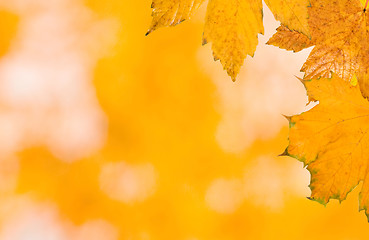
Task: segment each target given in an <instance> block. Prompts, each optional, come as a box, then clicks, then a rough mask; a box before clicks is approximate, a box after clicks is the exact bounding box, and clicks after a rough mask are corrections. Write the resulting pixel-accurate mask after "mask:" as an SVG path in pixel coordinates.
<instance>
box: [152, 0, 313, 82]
mask: <svg viewBox="0 0 369 240" xmlns="http://www.w3.org/2000/svg"><path fill="white" fill-rule="evenodd" d="M265 2H266V4H267V5H268V7H269V8H270V9H271V11H272V12H273V14H274V16H275V18H276V19H277V20H279V21H281V22H282V24H284V25H285V26H287V27H288V28H289V29H291V30H295V31H297V32H300V33H301V34H305V35H306V36H309V37H310V33H309V30H308V22H307V6H309V0H266V1H265ZM202 3H203V0H153V3H152V8H153V12H152V16H153V20H152V23H151V27H150V29H149V31H148V33H150V32H152V31H154V30H155V29H157V28H159V27H164V26H174V25H176V24H178V23H180V22H182V21H184V20H186V19H188V18H190V17H191V16H192V14H193V13H194V12H195V10H197V9H198V8H199V6H200V5H201V4H202ZM262 9H263V6H262V1H261V0H247V1H239V0H209V3H208V6H207V12H206V19H205V27H204V34H203V45H204V44H206V43H208V42H212V50H213V55H214V59H215V60H220V62H221V63H222V65H223V68H224V69H225V70H226V71H227V73H228V75H229V76H230V77H231V78H232V80H235V79H236V76H237V75H238V73H239V71H240V68H241V66H242V65H243V62H244V60H245V58H246V56H247V55H250V56H253V55H254V52H255V50H256V46H257V44H258V34H263V33H264V27H263V13H262ZM148 33H147V34H148Z"/></svg>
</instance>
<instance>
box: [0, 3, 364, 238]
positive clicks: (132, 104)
mask: <svg viewBox="0 0 369 240" xmlns="http://www.w3.org/2000/svg"><path fill="white" fill-rule="evenodd" d="M150 5H151V0H142V1H128V0H120V1H116V0H104V1H103V0H12V1H9V0H0V19H1V21H0V36H1V37H0V239H1V240H70V239H71V240H82V239H83V240H84V239H87V240H167V239H168V240H174V239H175V240H241V239H284V240H288V239H291V240H292V239H347V240H355V239H367V238H368V237H369V227H368V226H369V225H368V223H367V219H366V216H365V215H364V213H359V212H358V203H357V202H358V198H357V193H358V191H357V190H354V191H353V193H351V194H350V195H349V197H348V199H347V200H346V201H344V202H343V203H342V204H339V203H338V202H337V201H335V200H333V201H331V202H330V203H329V204H328V205H327V207H324V206H322V205H320V204H318V203H316V202H312V201H309V200H307V199H306V197H307V196H309V195H310V190H309V188H308V184H309V181H310V180H309V179H310V176H309V174H308V171H307V170H305V169H304V168H303V165H302V163H300V162H298V161H297V160H295V159H292V158H289V157H277V155H279V154H280V153H282V152H283V151H284V149H285V148H286V146H287V145H288V138H287V135H288V122H287V120H286V119H285V118H284V117H283V115H282V114H284V115H293V114H298V113H300V112H302V111H304V110H306V109H307V107H306V103H307V97H306V92H305V89H304V87H303V86H302V84H301V83H300V81H298V80H297V79H296V77H295V76H300V77H301V76H302V74H301V73H300V72H299V69H300V67H301V65H302V64H303V62H304V60H305V59H306V57H307V56H308V54H309V52H310V50H311V49H307V50H304V51H302V52H300V53H292V52H287V51H284V50H281V49H278V48H275V47H272V46H267V45H265V42H266V41H267V40H268V38H269V37H270V36H271V35H272V34H273V33H274V32H275V29H276V28H277V27H278V22H276V21H275V20H274V18H273V16H272V15H271V13H270V11H269V10H268V9H267V8H266V7H265V9H264V23H265V26H266V30H265V35H264V36H260V37H259V42H260V43H259V46H258V49H257V51H256V54H255V57H254V58H251V57H247V59H246V61H245V65H244V67H243V68H242V71H241V73H240V75H239V77H238V80H237V81H236V82H235V83H233V82H232V81H231V79H230V78H229V77H228V76H227V75H226V73H225V72H224V71H223V70H222V66H221V65H220V63H219V62H214V61H213V58H212V53H211V49H210V45H207V46H204V47H201V37H202V28H203V22H204V17H205V12H206V7H205V6H206V4H204V5H203V7H202V8H201V9H200V10H199V11H198V13H197V14H196V15H195V16H194V17H193V18H192V19H191V20H190V21H186V22H184V23H182V24H180V25H178V26H176V27H175V28H165V29H159V30H158V31H156V32H154V33H152V34H150V35H149V36H148V37H145V33H146V31H147V29H148V27H149V25H150V21H151V8H150Z"/></svg>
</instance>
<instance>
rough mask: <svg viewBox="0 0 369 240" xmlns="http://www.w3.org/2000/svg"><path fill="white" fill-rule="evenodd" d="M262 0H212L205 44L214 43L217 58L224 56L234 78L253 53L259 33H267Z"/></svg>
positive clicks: (205, 33) (229, 73)
mask: <svg viewBox="0 0 369 240" xmlns="http://www.w3.org/2000/svg"><path fill="white" fill-rule="evenodd" d="M262 18H263V14H262V2H261V0H249V1H239V0H228V1H224V0H210V1H209V5H208V9H207V14H206V21H205V28H204V36H203V44H206V43H207V42H212V44H213V45H212V49H213V52H214V58H215V59H220V62H221V63H222V64H223V67H224V69H225V70H227V73H228V75H229V76H231V78H232V80H233V81H234V80H235V79H236V76H237V74H238V72H239V71H240V68H241V66H242V64H243V62H244V59H245V58H246V55H247V54H248V55H251V56H253V54H254V52H255V50H256V46H257V44H258V37H257V35H258V34H259V33H261V34H262V33H263V32H264V27H263V21H262Z"/></svg>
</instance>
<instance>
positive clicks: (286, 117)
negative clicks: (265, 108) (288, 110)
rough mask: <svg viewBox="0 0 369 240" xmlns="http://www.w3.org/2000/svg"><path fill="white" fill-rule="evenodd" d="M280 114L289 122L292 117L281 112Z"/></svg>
mask: <svg viewBox="0 0 369 240" xmlns="http://www.w3.org/2000/svg"><path fill="white" fill-rule="evenodd" d="M282 116H283V117H284V118H285V119H287V121H288V122H291V119H292V116H287V115H284V114H282Z"/></svg>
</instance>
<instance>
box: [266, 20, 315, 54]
mask: <svg viewBox="0 0 369 240" xmlns="http://www.w3.org/2000/svg"><path fill="white" fill-rule="evenodd" d="M267 44H269V45H274V46H276V47H280V48H283V49H286V50H292V51H294V52H299V51H301V50H303V49H305V48H308V47H311V46H312V41H311V39H309V38H308V37H307V36H306V35H304V34H301V33H299V32H297V31H292V30H290V29H288V28H287V27H285V26H283V25H281V26H280V27H278V28H277V33H276V34H274V35H273V36H272V37H271V38H270V39H269V41H268V42H267Z"/></svg>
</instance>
